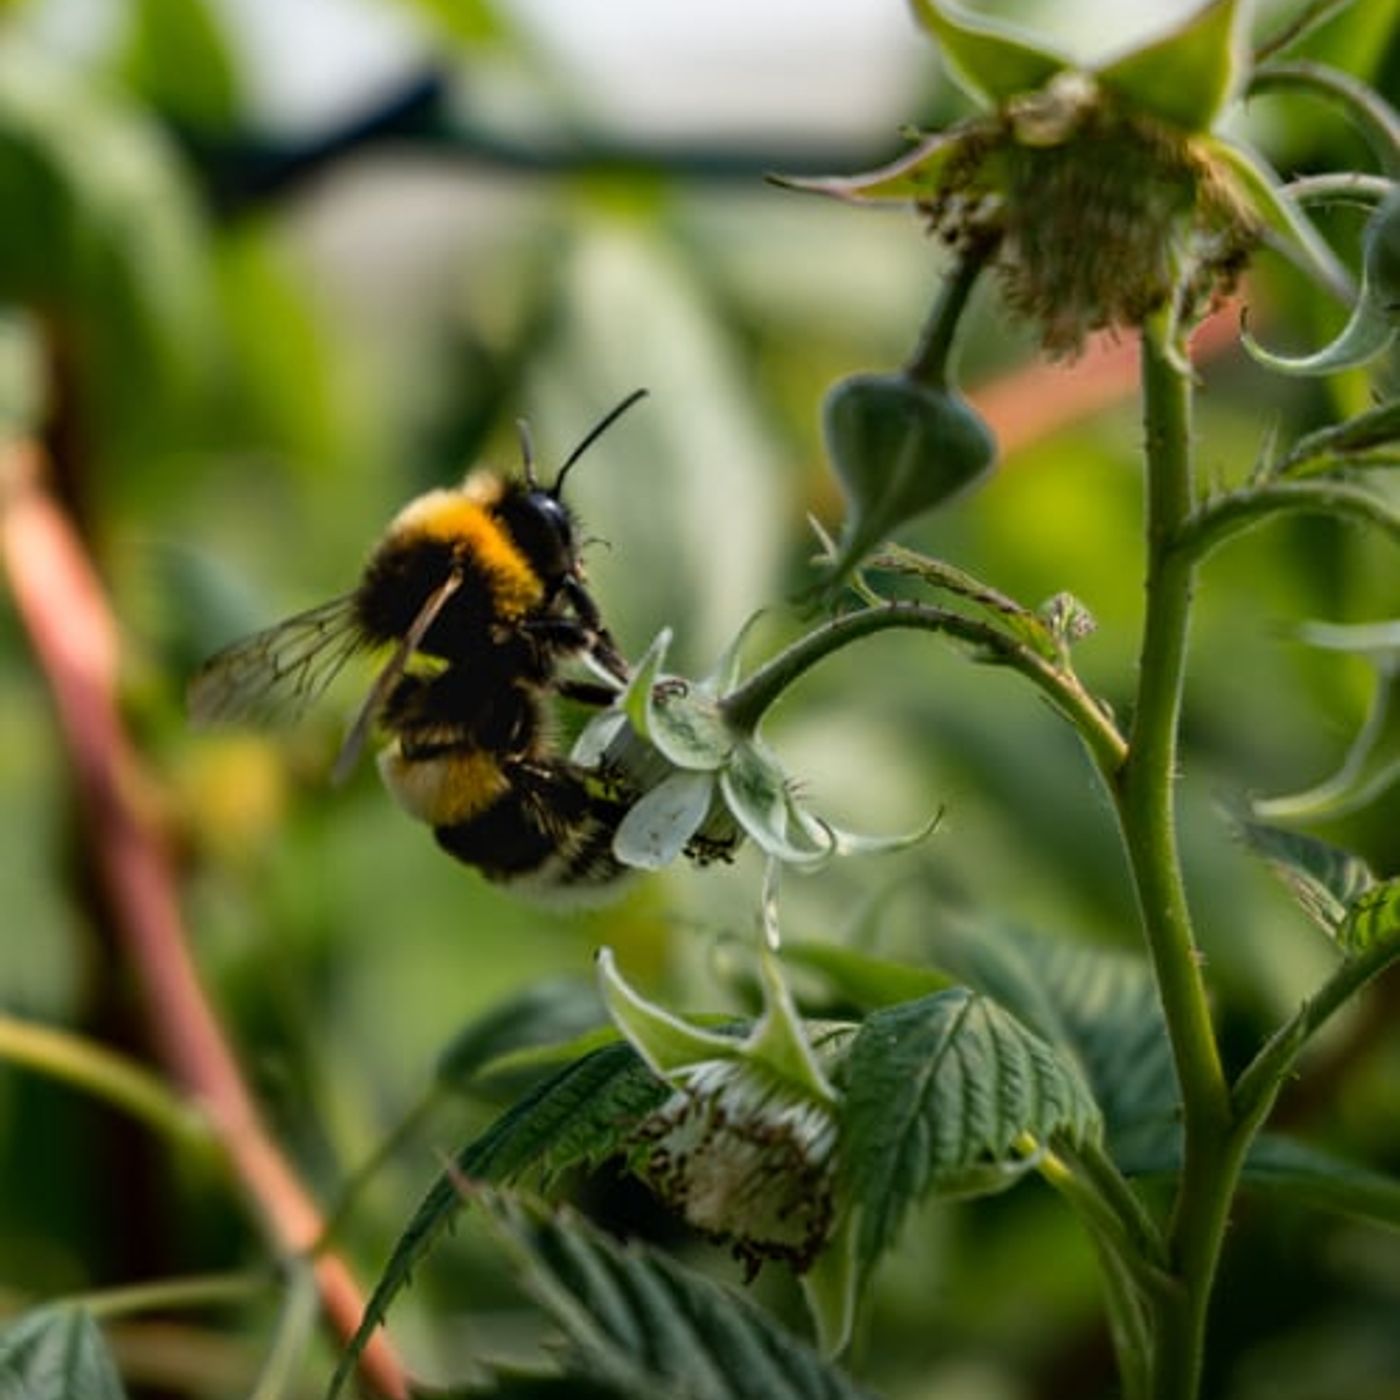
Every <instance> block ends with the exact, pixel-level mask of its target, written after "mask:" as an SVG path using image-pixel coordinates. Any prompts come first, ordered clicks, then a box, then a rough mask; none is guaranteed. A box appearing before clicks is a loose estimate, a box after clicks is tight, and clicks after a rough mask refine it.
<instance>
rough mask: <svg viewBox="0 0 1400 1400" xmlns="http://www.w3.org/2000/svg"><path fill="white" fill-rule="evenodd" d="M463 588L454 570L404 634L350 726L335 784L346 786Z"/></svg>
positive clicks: (334, 772) (334, 774)
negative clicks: (383, 711)
mask: <svg viewBox="0 0 1400 1400" xmlns="http://www.w3.org/2000/svg"><path fill="white" fill-rule="evenodd" d="M461 586H462V575H461V574H460V573H459V572H457V571H456V570H453V572H452V573H450V574H448V576H447V577H446V579H444V580H443V582H442V583H440V584H439V585H438V586H437V587H436V588H435V589H434V590H433V591H432V592H431V593H430V594H428V599H427V601H426V602H425V603H424V604H423V606H422V607H421V608H419V609H418V616H417V617H415V618H414V619H413V625H412V626H411V627H410V628H409V629H408V631H407V632H405V633H404V635H403V638H402V640H401V641H400V642H399V644H398V646H396V647H395V648H394V654H393V655H392V656H391V657H390V658H389V660H388V661H387V662H386V663H385V665H384V669H383V670H382V671H380V673H379V674H378V675H377V676H376V677H375V678H374V684H373V685H372V686H371V687H370V691H369V694H368V695H366V696H365V700H364V704H362V705H361V706H360V709H359V712H358V713H357V714H356V716H355V722H354V723H353V724H352V725H351V726H350V730H349V732H348V733H347V734H346V736H345V742H344V743H343V744H342V745H341V746H340V753H339V754H338V755H337V756H336V760H335V767H334V768H333V769H332V770H331V782H333V783H337V784H339V783H343V782H344V781H345V780H346V779H347V778H348V777H349V776H350V771H351V769H353V768H354V766H355V763H356V761H357V760H358V759H359V757H360V750H361V749H363V748H364V746H365V740H366V739H367V738H368V737H369V731H370V728H371V726H372V725H373V724H374V717H375V715H377V714H378V713H379V710H380V708H381V707H382V706H383V704H384V702H385V701H386V700H387V699H388V698H389V692H390V691H391V690H393V688H394V686H395V685H397V684H398V680H399V677H400V676H402V675H403V673H404V668H405V667H406V666H407V665H408V663H409V659H410V658H411V657H412V656H413V653H414V652H415V651H417V650H418V646H419V643H421V642H422V640H423V638H424V637H425V636H426V635H427V633H428V628H430V627H431V626H432V625H433V623H434V621H435V620H436V619H437V615H438V614H439V613H440V612H441V611H442V609H443V605H444V604H445V603H446V602H447V600H448V599H449V598H450V597H451V596H452V595H453V594H454V593H455V592H456V591H457V590H458V589H459V588H460V587H461Z"/></svg>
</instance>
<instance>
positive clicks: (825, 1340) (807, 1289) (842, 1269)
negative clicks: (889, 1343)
mask: <svg viewBox="0 0 1400 1400" xmlns="http://www.w3.org/2000/svg"><path fill="white" fill-rule="evenodd" d="M858 1222H859V1214H858V1212H857V1211H856V1210H855V1209H851V1208H848V1209H847V1210H846V1212H845V1214H844V1215H843V1216H842V1218H841V1220H840V1221H839V1222H838V1223H837V1226H836V1229H835V1230H834V1231H833V1232H832V1236H831V1239H830V1240H829V1241H828V1242H827V1246H826V1248H825V1249H824V1250H822V1252H821V1254H820V1255H819V1256H818V1257H817V1260H816V1262H815V1263H814V1264H813V1265H812V1267H811V1268H810V1269H808V1270H807V1272H806V1273H805V1274H803V1275H802V1280H801V1282H802V1296H803V1298H804V1300H805V1301H806V1303H807V1311H808V1313H809V1314H810V1315H811V1318H812V1325H813V1327H815V1328H816V1333H817V1346H818V1348H819V1349H820V1350H821V1353H822V1355H823V1356H840V1354H841V1353H842V1352H843V1351H845V1349H846V1347H847V1345H848V1344H849V1343H850V1340H851V1329H852V1327H853V1326H854V1325H855V1317H856V1282H857V1279H858V1278H859V1275H860V1268H859V1265H858V1263H857V1258H856V1240H857V1230H858Z"/></svg>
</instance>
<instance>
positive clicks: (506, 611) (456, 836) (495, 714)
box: [189, 390, 646, 892]
mask: <svg viewBox="0 0 1400 1400" xmlns="http://www.w3.org/2000/svg"><path fill="white" fill-rule="evenodd" d="M645 393H646V391H645V390H637V391H636V392H635V393H633V394H630V395H629V396H628V397H627V398H625V399H624V400H623V401H622V402H621V403H620V404H618V405H617V406H616V407H615V408H614V409H612V411H611V412H609V413H608V414H607V415H605V416H604V418H603V419H602V420H601V421H600V422H599V423H598V424H596V425H595V426H594V427H593V428H592V429H591V430H590V431H589V432H588V433H587V434H586V435H585V437H584V439H583V441H582V442H580V443H579V445H578V446H577V447H576V448H575V449H574V450H573V452H572V453H570V454H569V456H568V458H567V459H566V460H565V462H564V464H563V466H561V467H560V468H559V471H558V472H557V474H556V475H555V478H554V481H553V483H552V484H551V485H550V486H548V487H544V486H541V485H540V483H539V481H538V480H537V479H536V476H535V469H534V459H533V452H532V450H531V447H530V439H529V434H528V431H527V430H526V429H525V426H524V425H523V424H521V425H520V426H521V446H522V456H523V459H524V476H523V479H515V478H510V477H504V476H502V475H500V474H499V473H496V472H494V471H491V470H489V469H481V470H478V471H475V472H473V473H471V474H470V475H469V476H468V477H467V478H466V480H465V481H464V482H463V484H462V485H461V486H460V487H457V488H455V489H440V490H435V491H429V492H427V493H426V494H425V495H422V496H419V497H417V498H416V499H414V500H412V501H410V502H409V503H408V504H407V505H406V506H404V508H403V509H402V510H401V511H400V512H399V513H398V515H396V516H395V517H394V519H393V520H392V521H391V522H390V524H389V526H388V528H387V529H386V530H385V532H384V534H383V536H382V537H381V539H380V541H379V543H378V544H377V545H376V546H375V548H374V549H373V551H372V552H371V554H370V557H369V559H368V562H367V563H366V564H365V567H364V570H363V572H362V574H361V576H360V580H359V583H358V584H357V586H356V587H355V588H354V589H353V590H352V591H351V592H349V593H346V594H344V595H342V596H341V597H339V598H335V599H333V600H332V601H330V602H329V603H325V604H323V605H322V606H320V607H317V608H313V609H311V610H310V611H308V612H304V613H299V614H298V615H296V616H295V617H291V618H288V619H286V620H285V621H283V622H281V623H278V624H277V625H276V626H274V627H271V628H269V629H267V630H266V631H263V632H259V633H256V634H255V635H254V636H251V637H248V638H245V639H244V640H242V641H240V642H236V643H234V644H233V646H231V647H229V648H227V649H226V650H224V651H222V652H219V653H218V654H217V655H215V656H214V657H212V658H211V659H210V660H209V661H207V662H206V663H205V664H204V665H203V666H202V667H201V668H200V670H199V671H198V672H197V673H196V674H195V676H194V678H193V679H192V681H191V683H190V688H189V708H190V713H191V716H192V717H193V719H194V720H195V721H196V722H197V723H211V722H217V721H230V720H239V719H246V718H270V717H276V716H279V715H280V716H281V717H284V718H285V717H295V716H296V715H298V714H300V713H301V712H302V711H303V710H304V709H305V708H306V707H307V706H308V705H310V704H311V703H312V701H314V700H315V699H316V697H317V696H319V695H320V694H321V693H322V692H323V691H324V690H325V688H326V687H327V686H328V685H329V684H330V682H331V681H332V680H333V679H334V678H335V676H336V675H337V674H338V673H339V672H340V670H341V669H342V668H343V667H344V665H345V664H346V662H347V661H349V659H350V658H351V657H352V656H354V655H355V654H356V653H359V652H362V651H367V650H382V649H384V648H388V647H392V651H391V652H390V654H389V657H388V660H387V661H386V662H385V663H384V664H383V666H382V667H381V669H380V670H379V672H378V674H377V676H376V677H375V679H374V682H373V684H372V685H371V687H370V690H369V693H368V695H367V696H366V698H365V700H364V702H363V704H362V705H361V706H360V709H359V711H358V714H357V715H356V718H355V720H354V722H353V723H352V725H351V727H350V730H349V732H348V734H347V737H346V740H345V743H344V745H343V746H342V748H341V752H340V755H339V757H338V759H337V760H336V765H335V770H334V777H335V779H336V780H337V781H340V780H343V779H344V778H345V777H346V776H347V775H348V774H349V772H350V770H351V769H352V768H353V766H354V764H355V762H356V760H357V759H358V757H359V754H360V752H361V750H362V749H363V747H364V744H365V742H366V740H367V739H368V737H369V735H370V733H371V732H372V730H373V729H374V727H375V726H376V724H377V725H378V726H379V727H380V728H381V729H382V730H383V731H384V732H385V733H386V734H387V735H388V736H389V743H388V744H387V746H386V747H385V748H384V749H383V750H382V752H381V753H380V756H379V769H380V773H381V775H382V776H383V779H384V781H385V784H386V786H387V787H388V788H389V791H390V792H391V794H392V795H393V796H394V798H395V799H396V800H397V801H398V803H399V805H400V806H401V807H403V808H404V810H405V811H407V812H408V813H409V815H411V816H413V817H414V818H416V819H417V820H419V821H422V822H425V823H426V824H427V825H429V826H431V827H432V828H433V831H434V834H435V836H436V838H437V841H438V843H439V845H441V846H442V847H443V848H444V849H445V850H446V851H448V852H450V853H451V854H452V855H454V856H456V857H457V858H458V859H459V860H462V861H464V862H466V863H467V864H469V865H474V866H476V867H477V868H478V869H479V870H480V871H481V872H482V873H483V874H484V875H485V876H486V877H487V878H488V879H492V880H496V881H499V882H503V883H520V884H522V885H528V886H532V887H534V888H535V889H537V890H539V891H542V892H543V891H548V890H550V889H559V888H565V887H570V886H573V887H577V886H588V885H601V884H606V883H607V882H609V881H611V880H612V879H614V878H615V877H616V876H617V875H619V874H621V873H622V872H621V867H620V866H618V864H617V863H616V861H615V860H614V859H613V857H612V852H611V843H612V835H613V833H614V832H615V831H616V829H617V824H618V822H619V821H621V819H622V816H623V814H624V813H625V811H626V808H627V805H628V804H627V800H626V795H625V794H623V793H622V792H620V791H618V789H617V786H616V784H614V783H612V782H610V781H609V780H608V779H607V778H605V777H603V776H601V775H599V774H597V773H594V772H591V771H585V770H584V769H582V768H580V767H578V766H577V765H575V764H573V763H570V762H569V761H568V760H567V759H565V758H563V757H562V756H561V755H559V754H558V753H557V752H555V750H554V747H553V745H552V742H551V738H550V735H549V713H548V704H547V700H548V697H549V696H550V695H559V696H564V697H567V698H570V699H573V700H577V701H580V702H582V703H585V704H591V705H606V704H608V703H610V702H611V701H612V699H613V698H614V697H615V696H616V694H617V693H618V691H619V690H620V689H621V687H622V685H623V684H624V683H625V681H626V679H627V675H628V669H627V664H626V662H625V661H624V659H623V657H622V655H621V653H620V652H619V651H618V649H617V647H616V644H615V643H614V642H613V639H612V637H611V636H610V635H609V633H608V631H607V628H606V627H605V626H604V625H603V622H602V619H601V617H600V615H599V612H598V608H597V605H596V604H595V603H594V601H593V598H592V596H591V595H590V594H589V592H588V590H587V587H586V581H585V578H584V572H583V565H582V562H581V560H580V557H579V549H578V544H577V541H576V527H575V522H574V519H573V517H572V515H571V514H570V512H569V510H568V508H567V507H566V506H565V504H564V502H563V498H562V490H563V486H564V482H565V478H566V477H567V476H568V473H569V472H570V470H571V469H572V468H573V466H574V464H575V463H576V462H577V461H578V460H579V458H580V457H582V455H583V454H584V452H585V451H587V449H588V448H589V447H590V446H592V444H593V443H594V442H595V441H596V440H597V439H598V437H599V436H600V435H601V434H602V433H603V432H604V431H606V429H607V428H609V427H610V426H611V425H612V424H613V423H614V422H615V421H616V420H617V418H619V417H620V416H621V415H622V414H623V413H625V412H626V411H627V410H628V409H629V408H631V407H632V405H633V404H635V403H636V402H637V401H638V400H639V399H641V398H642V397H643V396H644V395H645ZM570 660H577V661H579V662H581V663H582V664H583V665H584V666H586V667H588V668H589V669H590V670H591V671H592V672H593V677H594V678H593V679H591V680H589V679H582V678H579V677H577V676H573V675H567V674H564V672H563V670H562V668H563V666H564V664H565V663H566V662H568V661H570Z"/></svg>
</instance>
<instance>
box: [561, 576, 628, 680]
mask: <svg viewBox="0 0 1400 1400" xmlns="http://www.w3.org/2000/svg"><path fill="white" fill-rule="evenodd" d="M559 591H560V592H561V593H563V595H564V597H565V599H566V600H567V601H568V604H569V606H570V607H571V608H573V610H574V616H575V617H577V618H578V620H579V622H581V623H582V624H583V626H584V628H585V629H586V630H587V632H588V633H589V641H588V644H587V649H588V651H589V653H590V654H591V655H592V656H593V657H594V658H596V660H597V661H598V663H599V664H600V665H601V666H602V667H603V668H604V669H605V670H607V671H610V672H611V673H612V674H613V675H615V676H616V677H617V678H618V679H619V680H621V681H625V680H627V678H628V670H627V662H626V661H625V660H624V659H623V656H622V653H621V652H620V651H618V649H617V643H616V642H614V641H613V639H612V637H611V636H610V635H609V633H608V629H607V628H606V627H604V626H603V619H602V616H601V615H600V614H599V612H598V605H597V603H595V602H594V601H593V596H592V594H590V593H589V591H588V590H587V589H586V588H585V587H584V586H583V583H582V581H581V580H580V579H579V578H578V577H577V576H575V575H574V574H565V576H564V580H563V582H562V583H561V584H560V585H559Z"/></svg>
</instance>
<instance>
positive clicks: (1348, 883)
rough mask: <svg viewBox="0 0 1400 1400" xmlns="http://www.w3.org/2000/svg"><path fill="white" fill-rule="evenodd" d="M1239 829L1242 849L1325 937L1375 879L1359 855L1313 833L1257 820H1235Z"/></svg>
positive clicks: (1334, 934) (1332, 934)
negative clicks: (1256, 859)
mask: <svg viewBox="0 0 1400 1400" xmlns="http://www.w3.org/2000/svg"><path fill="white" fill-rule="evenodd" d="M1259 805H1260V804H1258V803H1256V804H1255V806H1256V810H1257V808H1258V806H1259ZM1239 832H1240V836H1241V838H1242V839H1243V841H1244V843H1245V845H1246V846H1247V847H1248V849H1249V850H1251V851H1253V852H1254V854H1255V855H1257V856H1259V857H1260V858H1261V859H1262V860H1263V861H1265V862H1266V863H1267V865H1268V867H1269V869H1270V870H1271V871H1272V872H1273V873H1274V874H1275V875H1276V876H1277V877H1278V878H1279V880H1281V881H1282V882H1283V884H1284V886H1285V888H1286V889H1287V890H1288V892H1289V894H1291V895H1292V896H1293V898H1294V900H1295V901H1296V902H1297V904H1298V907H1299V908H1300V909H1301V910H1302V911H1303V913H1305V914H1306V915H1307V916H1308V918H1310V919H1311V920H1312V921H1313V923H1315V924H1316V925H1317V926H1318V928H1320V929H1321V930H1322V931H1323V933H1325V934H1326V935H1327V936H1328V937H1329V938H1336V937H1337V936H1338V932H1339V930H1340V928H1341V926H1342V923H1343V921H1344V920H1345V919H1346V915H1347V909H1348V907H1349V906H1350V905H1351V904H1352V903H1353V902H1354V901H1355V900H1356V899H1357V898H1358V896H1360V895H1362V894H1364V893H1365V892H1366V891H1367V890H1368V889H1370V888H1371V886H1372V885H1373V884H1374V883H1375V877H1374V876H1373V875H1372V874H1371V870H1370V867H1369V866H1368V865H1367V864H1366V862H1365V861H1364V860H1362V859H1361V857H1360V856H1356V855H1353V854H1352V853H1351V852H1350V851H1344V850H1343V849H1342V848H1341V847H1340V846H1333V845H1330V844H1329V843H1328V842H1326V841H1319V840H1318V839H1317V838H1316V837H1315V836H1304V835H1303V834H1302V833H1301V832H1296V831H1283V830H1281V829H1280V828H1279V827H1276V826H1267V825H1265V824H1264V823H1263V822H1241V823H1240V825H1239Z"/></svg>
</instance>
